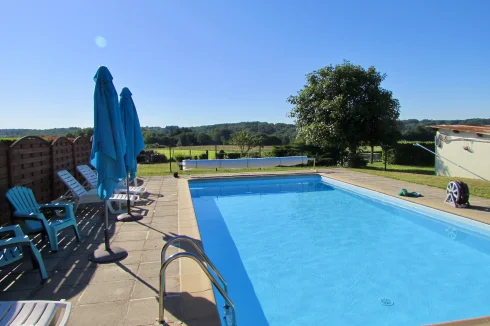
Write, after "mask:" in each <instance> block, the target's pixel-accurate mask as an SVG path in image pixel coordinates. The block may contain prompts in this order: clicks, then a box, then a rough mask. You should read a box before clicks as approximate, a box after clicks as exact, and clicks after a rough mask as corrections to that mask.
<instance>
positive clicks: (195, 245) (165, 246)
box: [160, 235, 228, 293]
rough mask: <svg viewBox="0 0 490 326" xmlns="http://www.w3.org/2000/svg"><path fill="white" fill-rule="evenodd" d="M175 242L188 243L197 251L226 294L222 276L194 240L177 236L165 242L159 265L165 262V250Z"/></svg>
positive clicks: (225, 285)
mask: <svg viewBox="0 0 490 326" xmlns="http://www.w3.org/2000/svg"><path fill="white" fill-rule="evenodd" d="M177 241H183V242H188V243H190V244H192V246H193V247H194V248H195V249H196V250H197V252H198V253H199V255H200V256H201V257H202V260H204V262H205V263H206V264H207V265H208V266H209V267H211V269H212V270H213V272H214V273H215V274H216V276H218V278H219V279H220V281H221V283H223V287H224V289H225V292H226V293H228V284H226V281H225V279H224V278H223V276H222V275H221V273H220V272H218V269H217V268H216V266H214V264H213V263H212V262H211V260H209V257H208V256H207V255H206V254H205V253H204V251H203V250H202V249H201V247H199V245H198V244H197V243H196V240H194V239H193V238H191V237H187V236H185V235H179V236H176V237H174V238H172V239H170V240H169V241H167V243H166V244H165V245H164V246H163V248H162V253H161V263H160V264H163V262H164V261H165V252H166V251H167V249H168V248H169V247H170V246H171V245H172V244H173V243H175V242H177Z"/></svg>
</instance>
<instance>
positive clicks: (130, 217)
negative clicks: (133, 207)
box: [117, 213, 143, 222]
mask: <svg viewBox="0 0 490 326" xmlns="http://www.w3.org/2000/svg"><path fill="white" fill-rule="evenodd" d="M142 219H143V215H140V214H134V213H129V214H128V213H124V214H119V215H118V216H117V220H118V221H120V222H131V221H139V220H142Z"/></svg>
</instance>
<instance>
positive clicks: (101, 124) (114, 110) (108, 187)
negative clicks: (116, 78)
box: [90, 66, 126, 199]
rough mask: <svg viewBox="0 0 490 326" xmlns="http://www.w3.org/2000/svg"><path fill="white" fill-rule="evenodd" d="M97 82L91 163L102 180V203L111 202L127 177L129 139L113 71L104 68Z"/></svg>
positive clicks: (100, 184) (96, 79) (99, 71)
mask: <svg viewBox="0 0 490 326" xmlns="http://www.w3.org/2000/svg"><path fill="white" fill-rule="evenodd" d="M94 80H95V93H94V136H93V140H92V154H91V156H90V163H91V164H92V166H93V167H94V168H95V169H96V170H97V175H98V177H99V180H98V181H99V186H98V188H97V194H98V195H99V197H100V198H101V199H109V198H110V197H111V196H112V194H113V193H114V189H115V188H116V186H117V184H118V183H119V182H121V181H122V180H123V179H124V178H125V177H126V167H125V163H124V154H125V153H126V139H125V137H124V130H123V126H122V123H121V111H120V109H119V102H118V98H117V92H116V88H115V87H114V85H113V84H112V75H111V73H110V72H109V69H107V68H106V67H103V66H102V67H100V68H99V69H98V70H97V73H96V74H95V77H94Z"/></svg>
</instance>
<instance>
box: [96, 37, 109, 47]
mask: <svg viewBox="0 0 490 326" xmlns="http://www.w3.org/2000/svg"><path fill="white" fill-rule="evenodd" d="M95 44H97V46H98V47H99V48H105V47H106V46H107V40H106V39H105V38H104V37H102V36H97V37H96V38H95Z"/></svg>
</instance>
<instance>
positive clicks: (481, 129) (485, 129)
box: [429, 125, 490, 135]
mask: <svg viewBox="0 0 490 326" xmlns="http://www.w3.org/2000/svg"><path fill="white" fill-rule="evenodd" d="M429 127H430V128H434V129H445V130H453V131H464V132H474V133H476V134H485V135H490V126H466V125H436V126H429Z"/></svg>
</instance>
